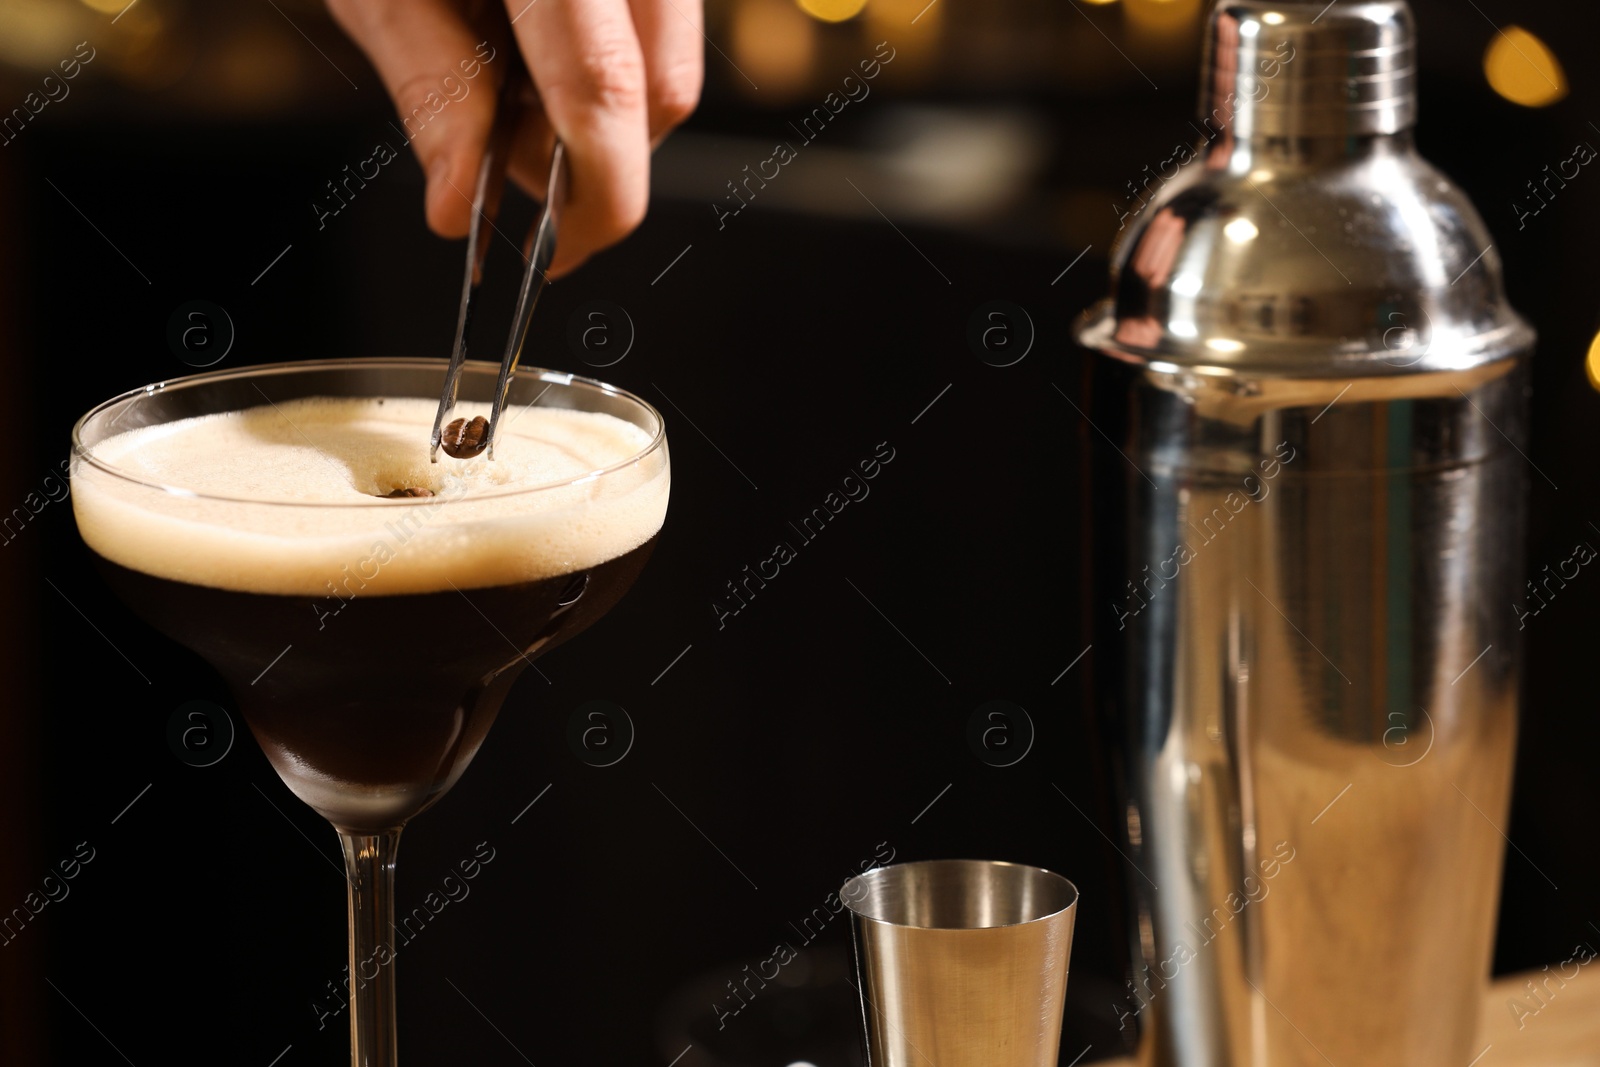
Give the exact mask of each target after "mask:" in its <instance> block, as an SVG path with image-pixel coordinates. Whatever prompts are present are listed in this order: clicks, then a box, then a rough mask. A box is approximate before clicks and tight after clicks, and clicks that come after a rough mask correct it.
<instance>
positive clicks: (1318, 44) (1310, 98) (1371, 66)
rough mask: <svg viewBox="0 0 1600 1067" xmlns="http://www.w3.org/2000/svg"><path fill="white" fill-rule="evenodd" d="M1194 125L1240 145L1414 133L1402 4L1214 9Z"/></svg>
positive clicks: (1253, 2) (1244, 2)
mask: <svg viewBox="0 0 1600 1067" xmlns="http://www.w3.org/2000/svg"><path fill="white" fill-rule="evenodd" d="M1200 101H1201V103H1200V117H1201V119H1202V120H1211V121H1217V120H1218V119H1222V118H1223V116H1227V115H1228V114H1229V113H1230V112H1231V113H1232V115H1231V119H1224V121H1228V122H1229V124H1230V125H1231V126H1232V127H1233V131H1234V134H1235V135H1236V136H1238V137H1240V138H1248V137H1250V136H1252V135H1264V136H1273V137H1304V136H1326V135H1335V136H1359V135H1361V134H1373V133H1396V132H1398V131H1400V130H1403V129H1407V128H1409V127H1410V126H1412V125H1414V124H1415V123H1416V119H1417V87H1416V30H1415V27H1414V25H1413V23H1412V19H1411V11H1410V9H1409V7H1408V6H1407V4H1406V3H1405V2H1404V0H1379V2H1370V3H1359V2H1358V3H1347V2H1344V0H1334V2H1332V3H1325V2H1323V0H1315V2H1312V3H1271V2H1268V0H1222V2H1221V3H1219V4H1218V5H1217V6H1216V8H1215V10H1214V11H1213V12H1212V15H1211V20H1210V22H1209V23H1208V24H1207V27H1206V38H1205V55H1204V60H1203V62H1202V64H1201V82H1200Z"/></svg>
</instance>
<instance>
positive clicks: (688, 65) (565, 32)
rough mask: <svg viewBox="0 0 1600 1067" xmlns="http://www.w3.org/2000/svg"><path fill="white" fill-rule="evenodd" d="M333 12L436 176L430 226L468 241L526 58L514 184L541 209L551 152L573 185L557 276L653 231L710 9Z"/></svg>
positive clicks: (410, 6) (427, 4) (509, 4)
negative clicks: (654, 206)
mask: <svg viewBox="0 0 1600 1067" xmlns="http://www.w3.org/2000/svg"><path fill="white" fill-rule="evenodd" d="M504 2H505V7H506V13H507V14H508V15H509V16H510V20H511V32H512V34H513V35H514V38H515V39H514V41H507V40H506V39H505V37H504V31H505V22H506V19H504V18H501V17H500V15H499V12H497V11H496V10H495V6H496V4H498V3H499V0H328V7H329V9H330V10H331V11H332V13H333V16H334V18H335V19H336V20H337V21H338V22H339V24H340V25H341V26H342V27H343V28H344V30H345V32H347V33H348V34H349V35H350V36H351V37H352V38H353V39H354V40H355V42H356V43H357V44H358V45H360V47H361V49H362V50H363V51H364V52H366V54H367V56H368V58H370V59H371V60H372V62H373V65H374V66H376V67H377V69H378V74H379V76H380V77H382V79H383V82H384V85H385V87H386V88H387V89H388V91H389V96H390V97H391V98H392V99H393V100H394V103H395V106H396V108H397V109H398V111H399V113H400V118H401V121H402V123H403V124H404V126H405V133H406V136H407V138H408V139H409V140H410V142H411V146H412V148H413V149H414V150H415V151H416V153H417V158H418V160H419V161H420V162H421V164H422V169H423V171H424V173H425V174H426V175H427V179H428V187H427V193H426V196H425V201H424V203H425V210H426V214H427V220H428V225H429V227H430V228H432V229H433V231H434V232H435V233H438V234H439V235H440V236H442V237H461V236H463V235H465V234H466V232H467V228H468V226H469V224H470V223H471V221H472V193H473V189H474V186H475V184H476V182H477V173H478V165H479V163H480V161H481V160H482V158H483V152H484V147H485V145H486V144H487V143H488V140H489V129H490V126H491V125H492V124H493V121H494V110H495V100H496V98H497V95H498V92H499V86H500V83H501V82H502V81H503V80H504V78H505V73H506V70H507V67H508V66H509V64H508V63H507V59H509V58H510V57H509V56H507V55H506V54H505V52H504V50H505V49H506V48H508V47H515V48H517V49H518V50H520V52H521V54H522V56H523V57H524V59H525V60H526V63H527V67H528V71H529V73H530V74H531V75H532V80H533V86H534V90H535V91H536V93H537V96H538V99H537V101H536V104H535V106H533V107H530V108H528V109H527V110H526V111H525V112H524V117H523V121H522V123H521V125H520V127H519V128H518V130H517V131H516V134H515V137H514V140H513V144H512V150H511V159H510V164H509V167H508V173H509V175H510V177H511V178H512V180H514V181H515V182H516V183H517V184H518V185H520V186H522V187H523V188H524V189H526V190H527V191H528V192H529V193H530V194H532V195H534V196H538V197H542V196H543V195H544V182H545V179H546V177H547V175H548V172H549V161H550V150H551V147H552V145H553V144H554V139H555V137H556V136H559V137H560V138H561V140H562V142H563V143H564V144H565V145H566V151H567V164H568V167H569V179H568V184H567V199H566V204H565V208H564V212H563V214H562V220H561V240H560V242H559V243H558V245H557V248H556V258H555V261H554V263H552V264H551V268H550V273H551V274H552V275H560V274H564V273H567V272H569V271H571V270H572V269H573V268H575V267H577V266H578V265H579V264H580V263H582V262H583V261H584V260H585V259H587V258H588V257H589V256H590V255H592V254H593V253H595V252H597V251H599V250H600V249H602V248H605V247H606V246H608V245H611V244H614V243H616V242H617V241H619V240H621V239H622V238H623V237H625V236H627V234H629V233H630V232H632V230H633V229H634V228H635V227H636V226H638V225H639V223H640V221H641V220H642V219H643V218H644V213H645V206H646V204H647V202H648V200H649V195H650V152H651V149H652V148H653V147H654V146H655V145H656V144H658V143H660V141H661V139H662V138H663V137H665V136H666V134H667V132H668V131H670V130H671V129H672V128H673V127H674V126H676V125H678V124H679V123H680V122H682V121H683V120H684V119H685V118H687V117H688V116H689V114H690V112H692V111H693V110H694V107H695V104H696V102H697V101H698V100H699V97H700V84H701V77H702V59H701V40H702V37H701V31H700V25H701V10H700V0H504Z"/></svg>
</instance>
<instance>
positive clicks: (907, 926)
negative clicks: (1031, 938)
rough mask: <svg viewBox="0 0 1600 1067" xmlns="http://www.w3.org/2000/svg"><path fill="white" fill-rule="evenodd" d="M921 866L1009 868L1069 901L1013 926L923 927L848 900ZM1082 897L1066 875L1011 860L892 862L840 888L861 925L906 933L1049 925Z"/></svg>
mask: <svg viewBox="0 0 1600 1067" xmlns="http://www.w3.org/2000/svg"><path fill="white" fill-rule="evenodd" d="M918 867H920V868H924V869H926V868H931V867H982V868H985V869H989V870H993V869H996V868H1000V867H1007V868H1011V869H1014V870H1018V871H1022V872H1024V873H1025V874H1027V875H1029V876H1031V877H1033V878H1035V879H1038V880H1039V881H1041V882H1048V883H1052V884H1054V885H1055V886H1056V888H1057V889H1058V890H1063V891H1065V893H1066V894H1067V896H1066V902H1065V903H1064V904H1062V905H1061V906H1060V907H1058V908H1054V909H1052V910H1050V911H1046V912H1042V913H1040V914H1037V915H1029V917H1028V918H1026V919H1019V920H1018V921H1016V922H1010V923H995V924H994V925H993V926H923V925H919V924H917V923H906V922H897V921H896V920H894V919H885V918H882V917H881V916H878V915H872V914H869V913H867V912H865V911H862V910H861V908H860V907H859V906H858V905H859V904H861V903H862V902H863V901H855V902H852V901H850V900H848V899H846V896H845V891H846V890H847V889H848V888H849V887H850V886H851V885H854V884H857V883H860V884H862V885H866V886H870V885H872V884H873V883H874V882H881V881H884V880H885V879H888V878H892V877H895V874H891V873H890V872H895V873H896V874H903V873H904V872H906V871H908V870H910V869H912V868H918ZM1078 897H1079V894H1078V887H1077V886H1076V885H1075V884H1074V883H1073V882H1072V880H1071V879H1070V878H1068V877H1067V876H1066V875H1064V874H1058V873H1057V872H1055V871H1052V870H1050V869H1049V868H1046V867H1036V866H1034V865H1033V864H1029V863H1012V862H1011V861H1009V860H980V859H931V860H907V861H904V862H902V863H891V864H889V865H887V866H884V867H874V868H872V869H871V870H869V871H862V872H861V873H860V874H857V875H852V876H851V877H849V878H846V879H845V880H844V884H843V885H842V886H840V887H839V898H840V900H841V901H842V902H843V903H844V906H845V907H846V908H848V909H849V911H850V914H851V915H853V916H854V917H855V918H856V919H858V920H860V921H861V922H869V923H876V924H878V925H880V926H893V927H898V928H900V929H903V930H940V931H944V932H948V933H983V932H984V931H986V930H1010V929H1015V928H1016V927H1018V926H1031V925H1033V924H1034V923H1041V922H1046V921H1048V920H1050V919H1055V918H1058V917H1060V916H1062V915H1064V914H1066V913H1067V912H1069V911H1072V910H1073V909H1074V908H1076V907H1077V906H1078Z"/></svg>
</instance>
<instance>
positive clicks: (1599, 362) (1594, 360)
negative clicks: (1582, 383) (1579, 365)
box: [1584, 333, 1600, 389]
mask: <svg viewBox="0 0 1600 1067" xmlns="http://www.w3.org/2000/svg"><path fill="white" fill-rule="evenodd" d="M1584 364H1585V365H1586V366H1587V367H1588V369H1589V384H1590V385H1592V386H1594V387H1595V388H1596V389H1600V333H1597V334H1595V335H1594V340H1593V341H1590V342H1589V358H1588V359H1586V360H1584Z"/></svg>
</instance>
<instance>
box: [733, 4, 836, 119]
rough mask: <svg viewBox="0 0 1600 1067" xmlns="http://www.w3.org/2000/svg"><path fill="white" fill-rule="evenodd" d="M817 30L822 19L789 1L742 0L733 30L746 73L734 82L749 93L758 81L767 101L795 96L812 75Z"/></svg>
mask: <svg viewBox="0 0 1600 1067" xmlns="http://www.w3.org/2000/svg"><path fill="white" fill-rule="evenodd" d="M816 34H817V24H816V23H814V22H812V21H811V20H810V19H808V18H806V17H805V15H803V14H801V13H800V10H799V9H798V8H797V7H795V5H794V4H792V3H788V2H787V0H742V2H741V3H740V4H739V6H738V7H736V8H734V11H733V24H732V26H731V27H730V33H729V38H730V43H731V44H732V45H733V60H734V63H736V64H737V65H738V68H739V71H740V72H742V74H741V76H738V77H735V78H734V79H733V84H734V86H736V87H737V88H740V89H745V90H749V91H750V92H756V91H757V89H756V86H759V87H760V89H759V91H760V92H761V94H762V98H763V99H765V100H775V99H782V98H784V97H790V96H793V95H795V94H796V93H798V92H799V91H801V90H802V89H804V88H805V87H806V85H807V84H808V83H809V82H810V80H811V67H812V64H813V63H814V61H815V60H816V53H817V36H816ZM747 78H748V79H749V80H748V81H746V80H745V79H747ZM752 83H754V85H752Z"/></svg>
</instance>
